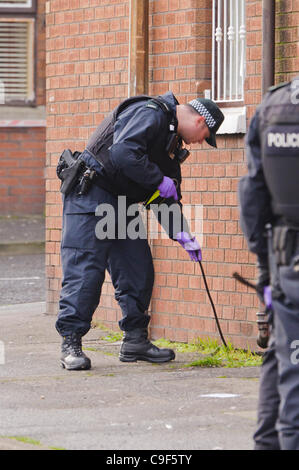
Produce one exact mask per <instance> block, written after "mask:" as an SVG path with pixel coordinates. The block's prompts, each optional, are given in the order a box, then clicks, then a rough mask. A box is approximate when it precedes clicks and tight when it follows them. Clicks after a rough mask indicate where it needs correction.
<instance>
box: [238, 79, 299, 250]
mask: <svg viewBox="0 0 299 470" xmlns="http://www.w3.org/2000/svg"><path fill="white" fill-rule="evenodd" d="M296 84H297V87H296ZM298 90H299V78H298V77H297V79H294V80H293V82H290V83H288V84H280V85H278V86H276V87H272V88H271V89H270V90H269V92H268V93H267V95H266V96H265V98H264V99H263V102H262V103H261V105H260V106H259V107H258V108H257V110H256V113H255V115H254V116H253V118H252V120H251V122H250V126H249V130H248V133H247V137H246V155H247V161H248V174H247V175H245V176H244V177H243V178H241V180H240V183H239V201H240V209H241V227H242V229H243V232H244V234H245V236H246V238H247V241H248V245H249V249H250V250H251V251H252V252H253V253H256V254H257V255H259V256H264V255H266V254H267V240H266V238H265V236H263V235H264V232H265V225H266V224H267V223H269V222H270V223H272V224H273V225H275V224H276V223H278V222H279V223H284V224H296V225H298V223H299V185H298V174H299V130H298V129H299V117H298V116H299V99H298V98H299V91H298Z"/></svg>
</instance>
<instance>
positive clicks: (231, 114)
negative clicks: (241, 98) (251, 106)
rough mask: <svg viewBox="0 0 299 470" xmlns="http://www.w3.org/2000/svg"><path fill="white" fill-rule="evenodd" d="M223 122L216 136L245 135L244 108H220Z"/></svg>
mask: <svg viewBox="0 0 299 470" xmlns="http://www.w3.org/2000/svg"><path fill="white" fill-rule="evenodd" d="M221 111H222V112H223V114H224V121H223V123H222V124H221V126H220V127H219V129H218V131H217V134H245V133H246V106H241V107H235V108H233V107H232V108H221Z"/></svg>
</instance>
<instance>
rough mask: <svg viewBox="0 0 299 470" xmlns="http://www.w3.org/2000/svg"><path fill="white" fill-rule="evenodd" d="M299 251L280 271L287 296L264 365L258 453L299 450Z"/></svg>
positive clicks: (276, 305) (278, 308) (278, 307)
mask: <svg viewBox="0 0 299 470" xmlns="http://www.w3.org/2000/svg"><path fill="white" fill-rule="evenodd" d="M298 255H299V250H298V249H297V250H296V252H295V254H294V255H293V257H292V259H291V261H290V263H289V265H287V266H280V267H279V282H280V287H281V289H282V291H283V294H284V296H283V297H282V298H281V299H280V300H275V301H273V309H274V314H273V322H274V324H273V330H272V334H271V339H270V344H269V349H268V350H267V352H266V354H265V357H264V362H263V365H262V371H261V379H260V394H259V406H258V427H257V430H256V432H255V434H254V441H255V449H256V450H267V449H269V450H273V449H282V450H299V269H298V266H299V258H298Z"/></svg>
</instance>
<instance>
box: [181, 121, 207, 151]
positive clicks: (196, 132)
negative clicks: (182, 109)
mask: <svg viewBox="0 0 299 470" xmlns="http://www.w3.org/2000/svg"><path fill="white" fill-rule="evenodd" d="M180 135H181V137H182V139H183V141H184V142H185V144H188V145H190V144H202V143H203V141H204V140H205V139H207V138H208V137H210V130H209V128H208V126H207V125H206V122H205V118H204V117H203V116H200V115H198V116H196V115H192V116H191V119H190V117H189V119H188V120H186V121H185V122H184V124H183V125H182V126H181V128H180Z"/></svg>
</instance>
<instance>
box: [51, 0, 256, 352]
mask: <svg viewBox="0 0 299 470" xmlns="http://www.w3.org/2000/svg"><path fill="white" fill-rule="evenodd" d="M48 9H49V10H48V13H47V23H48V29H47V55H48V65H47V102H48V106H47V111H48V129H47V204H46V211H47V229H48V230H47V269H48V312H49V313H56V312H57V301H58V298H59V289H60V277H61V267H60V256H59V250H60V229H61V213H62V206H61V199H60V194H59V192H58V190H59V181H58V180H57V178H56V175H55V165H56V163H57V160H58V157H59V154H60V152H61V151H62V150H63V149H64V148H66V147H70V148H72V149H73V150H75V149H76V150H82V149H83V148H84V146H85V143H86V140H87V139H88V137H89V135H90V134H91V132H92V131H93V129H94V128H95V126H96V125H97V124H98V123H99V122H100V121H101V119H102V117H103V116H104V115H105V114H106V113H107V112H108V111H109V110H110V109H112V108H113V107H114V106H115V105H116V104H117V103H118V102H119V101H120V100H121V99H122V98H125V97H126V96H127V83H128V74H127V70H128V39H129V19H128V15H129V5H128V1H126V2H120V1H118V0H116V1H114V2H111V1H110V0H101V2H100V5H99V2H98V0H91V1H89V0H88V1H87V0H86V2H85V1H84V0H80V1H79V0H70V1H69V2H61V1H54V0H53V1H51V2H48ZM246 10H247V11H246V14H247V31H248V33H247V48H246V52H247V69H246V72H247V75H246V85H245V88H246V93H245V104H246V106H247V115H248V118H250V117H251V116H252V115H253V113H254V110H255V107H256V105H257V104H258V103H259V102H260V99H261V70H262V67H261V14H262V7H261V2H260V1H253V0H248V1H247V7H246ZM210 80H211V2H210V1H208V0H200V1H196V2H195V1H194V0H167V1H166V0H156V1H151V2H150V90H149V92H150V93H151V94H160V93H164V92H165V91H167V90H169V89H170V90H172V91H173V92H174V93H175V95H176V96H177V98H178V99H179V101H180V102H181V103H184V102H186V101H188V100H189V99H191V98H194V97H195V96H196V95H201V94H202V93H203V90H204V89H206V88H210V86H211V85H210ZM182 171H183V176H184V183H183V202H184V203H185V204H193V205H195V204H199V205H200V204H201V205H203V216H204V217H203V218H204V223H203V246H202V248H203V266H204V269H205V272H206V275H207V281H208V284H209V286H210V289H211V294H212V297H213V299H214V302H215V304H216V308H217V312H218V315H219V317H220V321H221V326H222V328H223V332H224V334H225V336H226V338H227V339H230V340H231V341H232V342H233V344H234V345H236V346H241V347H247V346H250V347H251V348H255V347H256V342H255V337H256V325H255V319H256V311H257V309H258V301H257V299H256V296H255V294H254V293H252V292H249V291H248V290H247V288H245V287H244V286H241V285H240V284H237V283H236V282H235V280H234V279H233V278H232V273H233V272H234V271H238V272H240V273H241V274H242V275H243V276H245V277H246V278H248V279H251V280H254V278H255V264H254V263H255V258H254V256H253V255H250V254H249V253H248V250H247V246H246V243H245V240H244V237H243V235H242V233H241V230H240V227H239V223H238V219H239V212H238V201H237V193H236V190H237V184H238V181H239V178H240V177H241V176H242V175H243V174H244V173H245V171H246V164H245V157H244V135H241V134H240V135H230V136H228V135H227V136H220V137H219V138H218V149H217V150H212V149H211V148H210V147H208V145H206V144H204V145H203V146H202V147H197V148H196V147H194V148H193V152H192V156H191V157H190V158H189V160H188V161H187V162H186V163H185V164H184V165H183V168H182ZM151 247H152V252H153V257H154V263H155V271H156V280H155V287H154V293H153V298H152V303H151V311H150V313H151V315H152V322H151V333H152V336H153V337H155V338H156V337H160V336H164V337H167V338H170V339H173V340H180V341H187V340H190V339H192V338H194V337H198V336H202V337H203V336H215V337H218V333H217V330H216V325H215V321H214V318H213V313H212V309H211V306H210V304H209V301H208V298H207V295H206V292H205V289H204V285H203V280H202V276H201V273H200V270H199V266H198V265H196V264H194V263H192V262H190V261H189V259H188V256H187V255H186V254H185V252H184V251H183V250H182V249H181V248H180V247H178V246H177V245H176V244H175V243H174V242H172V241H171V240H155V241H153V242H152V243H151ZM120 315H121V314H120V310H119V308H118V305H117V303H116V301H115V300H114V292H113V288H112V286H111V283H110V282H106V283H105V285H104V288H103V291H102V298H101V303H100V307H99V308H98V310H97V312H96V317H95V318H96V319H99V320H101V321H103V322H104V323H106V324H107V325H109V326H110V327H111V328H117V323H116V322H117V320H118V319H119V318H120Z"/></svg>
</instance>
